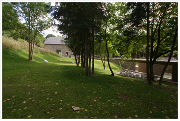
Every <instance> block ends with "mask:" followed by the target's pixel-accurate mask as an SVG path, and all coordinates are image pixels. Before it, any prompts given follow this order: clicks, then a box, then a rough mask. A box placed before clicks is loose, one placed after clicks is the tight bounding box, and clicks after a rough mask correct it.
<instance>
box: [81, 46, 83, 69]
mask: <svg viewBox="0 0 180 121" xmlns="http://www.w3.org/2000/svg"><path fill="white" fill-rule="evenodd" d="M83 50H84V48H83V46H82V49H81V67H83V68H84V51H83Z"/></svg>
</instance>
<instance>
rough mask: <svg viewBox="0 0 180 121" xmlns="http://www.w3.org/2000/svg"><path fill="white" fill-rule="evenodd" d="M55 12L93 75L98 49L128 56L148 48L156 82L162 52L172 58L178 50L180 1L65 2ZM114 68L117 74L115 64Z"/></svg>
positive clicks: (150, 75) (101, 53) (70, 44)
mask: <svg viewBox="0 0 180 121" xmlns="http://www.w3.org/2000/svg"><path fill="white" fill-rule="evenodd" d="M53 15H54V18H55V19H56V20H58V21H59V22H60V24H59V25H58V29H59V31H61V32H62V33H63V34H64V35H66V36H67V39H66V43H67V45H68V47H69V48H70V49H71V50H73V52H74V54H75V59H76V55H80V57H81V59H80V60H81V66H82V67H85V75H90V74H91V70H92V73H94V55H95V53H96V54H98V55H99V56H101V57H105V56H106V57H107V60H108V58H109V50H111V52H113V54H114V55H116V56H122V57H124V58H125V57H131V58H133V57H135V55H136V54H137V52H138V51H144V52H146V59H147V74H148V79H147V80H148V83H149V84H152V82H151V81H152V80H154V74H153V65H154V63H155V62H156V60H157V59H158V58H159V57H162V56H169V60H170V59H171V57H172V55H174V54H177V47H178V46H177V42H178V41H177V27H178V26H177V25H178V3H177V2H165V3H162V2H145V3H143V2H135V3H131V2H130V3H123V2H117V3H103V2H101V3H92V2H90V3H88V2H86V3H73V2H68V3H66V2H63V3H60V6H58V7H56V10H55V12H54V14H53ZM91 58H92V62H91ZM149 61H150V65H149ZM76 63H77V65H78V60H77V59H76ZM91 63H92V65H91ZM108 63H109V62H108ZM149 67H150V68H149ZM109 68H110V65H109ZM110 71H111V75H114V74H113V71H112V70H111V68H110ZM163 73H164V72H162V77H163V75H164V74H163ZM160 85H161V82H160Z"/></svg>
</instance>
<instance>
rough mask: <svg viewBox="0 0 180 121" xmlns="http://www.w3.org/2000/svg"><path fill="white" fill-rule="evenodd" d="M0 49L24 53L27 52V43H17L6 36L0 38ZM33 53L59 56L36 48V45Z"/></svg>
mask: <svg viewBox="0 0 180 121" xmlns="http://www.w3.org/2000/svg"><path fill="white" fill-rule="evenodd" d="M2 47H3V48H7V49H12V50H19V51H26V52H28V51H29V43H28V42H27V41H23V40H22V39H21V41H17V40H14V39H13V38H11V37H6V36H2ZM33 52H34V53H41V54H49V55H53V56H59V54H57V53H55V52H53V51H51V50H48V49H45V48H40V47H37V46H36V45H34V49H33Z"/></svg>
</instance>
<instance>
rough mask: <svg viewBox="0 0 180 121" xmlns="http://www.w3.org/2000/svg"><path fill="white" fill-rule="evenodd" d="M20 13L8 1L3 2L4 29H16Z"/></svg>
mask: <svg viewBox="0 0 180 121" xmlns="http://www.w3.org/2000/svg"><path fill="white" fill-rule="evenodd" d="M19 24H20V23H19V21H18V15H17V13H16V10H14V9H13V6H12V5H11V4H10V3H8V2H2V30H14V29H17V26H18V25H19Z"/></svg>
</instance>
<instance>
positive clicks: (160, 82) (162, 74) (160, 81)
mask: <svg viewBox="0 0 180 121" xmlns="http://www.w3.org/2000/svg"><path fill="white" fill-rule="evenodd" d="M176 37H177V28H176V32H175V35H174V39H173V43H172V47H171V52H170V55H169V59H168V62H167V63H166V65H165V67H164V69H163V71H162V73H161V78H160V80H159V85H162V79H163V76H164V73H165V71H166V68H167V66H168V64H169V62H170V60H171V57H172V55H173V51H174V46H175V43H176Z"/></svg>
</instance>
